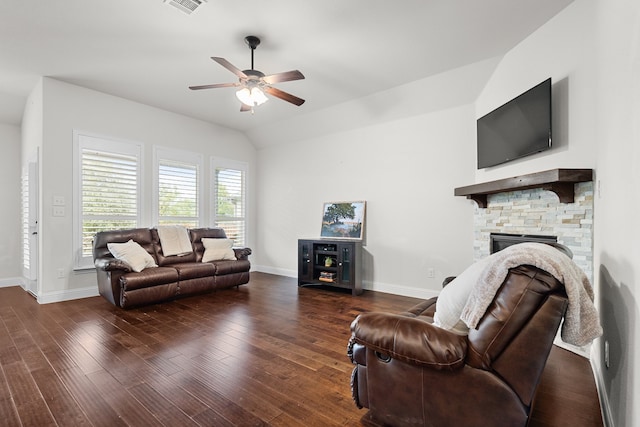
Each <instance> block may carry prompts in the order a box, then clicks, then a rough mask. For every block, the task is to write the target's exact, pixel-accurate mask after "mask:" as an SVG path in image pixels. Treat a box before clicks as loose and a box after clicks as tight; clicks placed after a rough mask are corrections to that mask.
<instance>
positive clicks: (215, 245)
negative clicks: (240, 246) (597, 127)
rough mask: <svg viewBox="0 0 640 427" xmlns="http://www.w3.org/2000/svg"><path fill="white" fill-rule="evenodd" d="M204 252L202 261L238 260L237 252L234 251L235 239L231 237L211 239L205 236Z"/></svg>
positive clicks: (203, 242)
mask: <svg viewBox="0 0 640 427" xmlns="http://www.w3.org/2000/svg"><path fill="white" fill-rule="evenodd" d="M202 245H203V246H204V254H203V255H202V262H209V261H222V260H236V253H235V252H234V251H233V240H231V239H209V238H203V239H202Z"/></svg>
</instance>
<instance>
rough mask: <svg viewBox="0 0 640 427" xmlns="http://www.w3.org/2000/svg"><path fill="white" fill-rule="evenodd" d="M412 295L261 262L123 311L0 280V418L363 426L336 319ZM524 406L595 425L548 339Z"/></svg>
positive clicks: (584, 372) (569, 366)
mask: <svg viewBox="0 0 640 427" xmlns="http://www.w3.org/2000/svg"><path fill="white" fill-rule="evenodd" d="M417 301H418V300H416V299H414V298H408V297H402V296H394V295H389V294H383V293H377V292H365V293H364V294H363V295H361V296H359V297H352V296H351V295H350V294H349V293H345V292H344V291H340V290H324V289H318V288H298V287H297V286H296V281H295V280H294V279H290V278H284V277H280V276H273V275H269V274H263V273H252V276H251V282H250V283H249V284H248V285H245V286H241V287H240V288H239V289H228V290H224V291H219V292H216V293H211V294H206V295H201V296H196V297H191V298H185V299H180V300H177V301H172V302H168V303H164V304H157V305H153V306H147V307H142V308H138V309H133V310H121V309H118V308H116V307H113V306H111V305H110V304H109V303H108V302H107V301H106V300H104V299H102V298H101V297H95V298H86V299H82V300H76V301H68V302H62V303H55V304H47V305H39V304H38V303H37V302H36V301H35V300H34V299H33V298H32V297H31V296H30V295H29V294H27V293H26V292H25V291H23V290H22V289H21V288H19V287H10V288H2V289H0V424H1V425H2V426H38V427H42V426H96V427H98V426H105V427H107V426H109V427H111V426H136V427H137V426H172V427H174V426H223V427H224V426H263V425H269V426H360V425H368V422H367V419H366V416H365V414H366V411H365V410H358V409H357V408H356V406H355V405H354V403H353V401H352V400H351V394H350V389H349V380H350V373H351V370H352V365H351V362H350V361H349V359H348V358H347V356H346V346H347V340H348V338H349V324H350V323H351V321H352V320H353V319H354V318H355V316H357V315H358V314H359V313H361V312H365V311H373V310H381V311H390V312H400V311H404V310H405V309H407V308H409V307H411V306H412V305H413V304H415V303H416V302H417ZM574 356H575V357H574ZM536 408H537V409H536V412H535V413H534V414H533V415H532V423H531V424H530V425H532V426H538V427H539V426H544V427H551V426H559V425H563V426H565V425H580V426H602V421H601V418H600V412H599V411H600V405H599V403H598V398H597V394H596V391H595V385H594V382H593V375H592V372H591V369H590V367H589V363H588V361H586V360H585V359H583V358H580V357H579V356H576V355H573V354H572V353H569V352H566V351H565V350H561V349H558V348H555V349H554V350H553V352H552V355H551V358H550V360H549V363H548V364H547V369H546V371H545V376H544V378H543V380H542V383H541V385H540V393H539V394H538V402H537V407H536ZM574 421H575V422H574Z"/></svg>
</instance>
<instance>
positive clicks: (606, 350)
mask: <svg viewBox="0 0 640 427" xmlns="http://www.w3.org/2000/svg"><path fill="white" fill-rule="evenodd" d="M609 366H611V360H610V359H609V341H607V340H605V342H604V367H605V368H607V369H609Z"/></svg>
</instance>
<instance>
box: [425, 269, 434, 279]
mask: <svg viewBox="0 0 640 427" xmlns="http://www.w3.org/2000/svg"><path fill="white" fill-rule="evenodd" d="M427 277H428V278H429V279H433V278H434V277H436V271H435V270H434V269H433V268H429V269H427Z"/></svg>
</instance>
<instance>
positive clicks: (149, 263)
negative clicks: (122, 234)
mask: <svg viewBox="0 0 640 427" xmlns="http://www.w3.org/2000/svg"><path fill="white" fill-rule="evenodd" d="M107 248H109V252H111V254H112V255H113V257H114V258H116V259H119V260H120V261H123V262H125V263H127V264H128V265H129V266H130V267H131V269H132V270H133V271H136V272H141V271H142V270H144V269H145V268H148V267H157V266H158V265H157V264H156V262H155V260H154V259H153V257H152V256H151V255H149V253H148V252H147V251H145V250H144V249H143V248H142V246H140V245H139V244H138V243H136V242H134V241H133V240H129V241H127V242H125V243H107Z"/></svg>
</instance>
